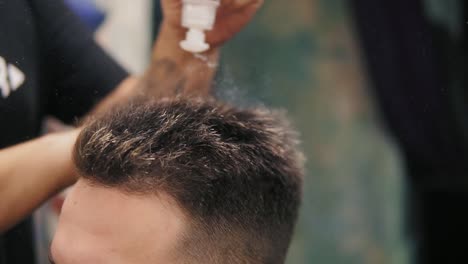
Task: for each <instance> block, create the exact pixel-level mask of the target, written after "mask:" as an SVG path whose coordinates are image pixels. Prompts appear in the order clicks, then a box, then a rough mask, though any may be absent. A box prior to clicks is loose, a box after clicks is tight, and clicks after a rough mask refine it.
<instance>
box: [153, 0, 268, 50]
mask: <svg viewBox="0 0 468 264" xmlns="http://www.w3.org/2000/svg"><path fill="white" fill-rule="evenodd" d="M161 4H162V9H163V14H164V21H163V25H164V26H168V27H170V28H172V29H174V30H179V31H184V32H185V31H186V29H184V28H182V26H181V14H182V0H161ZM262 4H263V0H221V5H220V6H219V8H218V12H217V16H216V23H215V25H214V28H213V30H212V31H209V32H207V42H208V43H209V44H210V45H211V46H212V47H218V46H220V45H222V44H223V43H224V42H226V41H228V40H229V39H231V38H232V37H233V36H234V35H235V34H236V33H238V32H239V31H241V30H242V28H243V27H244V26H245V25H246V24H247V23H248V22H249V21H250V20H251V19H252V17H253V16H254V15H255V13H256V12H257V10H258V9H259V8H260V7H261V6H262Z"/></svg>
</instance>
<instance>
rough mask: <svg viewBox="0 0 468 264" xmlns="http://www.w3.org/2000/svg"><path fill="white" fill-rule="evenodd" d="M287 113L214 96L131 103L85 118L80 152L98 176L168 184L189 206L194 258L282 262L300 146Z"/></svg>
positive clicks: (188, 245)
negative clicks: (238, 105) (230, 102)
mask: <svg viewBox="0 0 468 264" xmlns="http://www.w3.org/2000/svg"><path fill="white" fill-rule="evenodd" d="M297 145H298V141H297V140H296V134H295V132H294V131H293V130H292V129H291V128H290V126H289V124H288V122H286V121H285V118H284V117H283V115H282V114H281V113H278V112H274V111H270V110H267V109H263V108H255V109H238V108H235V107H232V106H230V105H227V104H224V103H220V102H216V101H213V100H202V99H193V98H192V99H183V98H177V99H171V100H162V101H151V102H145V103H140V104H137V103H133V104H131V105H128V106H126V107H124V108H121V109H118V110H115V111H112V112H110V113H107V114H105V115H104V116H101V117H99V118H97V119H95V120H93V121H90V122H88V124H87V125H86V126H85V127H84V129H83V131H82V132H81V134H80V136H79V138H78V140H77V143H76V146H75V149H74V161H75V164H76V167H77V169H78V171H79V173H80V175H81V176H82V177H84V178H85V179H87V180H90V181H91V182H92V183H94V184H98V185H103V186H107V187H113V188H119V189H120V190H122V191H125V192H129V193H137V194H150V193H158V192H164V193H166V194H168V195H170V196H171V197H173V198H174V200H175V201H176V202H177V204H178V205H179V206H180V207H181V208H182V210H183V211H184V212H185V213H186V214H187V215H188V216H189V217H188V218H189V219H190V221H189V222H190V223H189V225H190V228H189V231H188V232H187V234H185V235H184V236H183V238H182V239H181V242H180V252H182V253H181V254H184V255H186V257H187V258H184V259H188V260H190V261H189V262H188V263H223V264H225V263H267V264H270V263H271V264H273V263H282V262H284V259H285V256H286V252H287V249H288V246H289V243H290V240H291V235H292V233H293V229H294V225H295V222H296V218H297V214H298V207H299V204H300V200H301V186H302V166H303V165H302V160H303V157H302V154H301V153H300V152H299V151H298V150H297Z"/></svg>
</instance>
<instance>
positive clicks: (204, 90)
mask: <svg viewBox="0 0 468 264" xmlns="http://www.w3.org/2000/svg"><path fill="white" fill-rule="evenodd" d="M214 72H215V70H214V69H211V68H209V67H208V66H207V65H206V64H205V63H203V62H201V61H198V60H196V59H194V60H193V62H192V63H184V64H181V63H177V62H175V61H174V60H172V59H169V58H161V59H157V60H155V61H153V62H152V64H151V67H149V69H148V71H147V72H146V73H145V75H144V77H143V78H142V80H141V82H140V83H141V86H140V92H141V94H142V95H144V96H150V97H153V98H162V97H173V96H177V95H196V96H206V95H210V91H211V81H212V79H213V75H214Z"/></svg>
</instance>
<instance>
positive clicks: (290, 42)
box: [218, 0, 408, 264]
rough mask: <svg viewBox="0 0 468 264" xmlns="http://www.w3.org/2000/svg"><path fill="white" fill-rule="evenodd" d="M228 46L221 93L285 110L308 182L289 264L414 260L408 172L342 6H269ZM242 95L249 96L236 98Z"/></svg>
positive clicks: (272, 1)
mask: <svg viewBox="0 0 468 264" xmlns="http://www.w3.org/2000/svg"><path fill="white" fill-rule="evenodd" d="M265 2H266V3H265V6H264V8H263V9H262V10H261V11H260V13H259V15H258V16H257V18H256V20H255V22H254V23H252V24H251V25H250V26H249V27H248V29H247V30H245V31H244V32H242V33H241V34H240V35H239V36H238V37H236V39H235V40H234V41H232V42H230V43H229V44H228V46H227V47H226V48H225V49H224V55H223V61H224V62H223V69H222V74H221V76H220V77H219V78H218V85H219V86H220V87H221V88H222V90H223V92H222V93H223V94H224V96H228V97H230V98H231V99H232V100H235V101H239V100H240V101H241V103H242V102H245V98H253V99H249V100H248V102H247V103H252V102H253V103H259V102H262V103H265V104H267V105H269V106H274V107H281V108H286V109H287V110H288V112H289V114H290V116H291V118H292V119H293V120H294V122H295V124H296V126H297V128H298V129H299V130H300V132H301V134H302V139H303V148H304V150H305V152H306V155H307V158H308V162H307V176H306V181H305V182H306V186H305V189H304V190H305V197H304V203H303V206H302V212H301V217H300V221H299V226H298V228H297V231H296V235H295V239H294V242H293V245H292V247H291V250H290V256H289V258H288V259H289V260H288V263H292V264H294V263H327V264H334V263H340V264H341V263H359V264H361V263H369V264H376V263H377V264H378V263H407V262H408V261H407V258H408V257H407V255H408V253H407V252H408V250H407V243H405V237H404V235H403V224H402V222H403V221H402V220H403V219H402V202H403V196H402V195H403V186H404V185H403V180H402V169H401V166H400V161H399V159H398V155H397V150H396V148H395V146H394V145H393V144H392V142H391V141H390V139H389V138H388V137H387V136H386V135H385V134H384V132H383V129H382V128H381V124H380V121H379V116H378V113H376V111H375V109H376V107H375V106H374V105H373V101H372V97H371V96H370V91H371V89H369V87H368V83H367V80H366V77H365V74H364V70H363V68H364V67H363V65H362V62H361V59H360V57H359V49H358V47H357V41H356V39H355V38H354V37H355V36H354V35H353V31H352V20H351V18H350V15H349V11H348V9H347V6H346V5H345V4H346V1H343V0H322V1H320V0H292V1H285V0H266V1H265ZM239 98H244V99H239Z"/></svg>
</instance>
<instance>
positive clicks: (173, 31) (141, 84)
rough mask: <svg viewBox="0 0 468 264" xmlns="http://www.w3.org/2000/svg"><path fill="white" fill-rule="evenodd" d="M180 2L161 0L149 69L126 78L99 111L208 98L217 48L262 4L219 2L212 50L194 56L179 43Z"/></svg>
mask: <svg viewBox="0 0 468 264" xmlns="http://www.w3.org/2000/svg"><path fill="white" fill-rule="evenodd" d="M181 2H182V1H181V0H162V1H161V3H162V8H163V13H164V20H163V22H162V24H161V27H160V31H159V36H158V39H157V40H156V42H155V45H154V48H153V52H152V58H151V63H150V66H149V67H148V69H147V71H146V72H145V74H144V75H143V76H142V77H134V76H133V77H129V78H128V79H127V80H125V81H124V82H122V84H121V85H120V86H119V88H118V89H116V90H115V91H114V92H113V94H111V96H108V97H107V98H106V99H105V100H104V101H103V103H102V104H101V105H100V106H99V107H103V106H105V107H103V108H104V109H105V108H107V106H108V105H112V104H114V103H115V102H119V101H121V100H122V99H126V98H129V97H132V96H134V95H144V96H147V97H154V98H160V97H165V96H173V95H176V94H180V93H182V94H189V95H209V94H210V92H211V91H210V88H211V81H212V79H213V76H214V74H215V71H216V68H217V67H216V65H217V63H218V58H219V53H220V46H221V45H222V44H223V43H225V42H226V41H228V40H229V39H231V38H232V37H233V36H234V35H235V34H236V33H238V32H239V31H240V30H241V29H242V28H243V27H244V26H245V25H246V24H247V23H248V22H249V21H250V20H251V19H252V17H253V16H254V15H255V13H256V11H257V10H258V8H259V7H261V5H262V4H263V0H222V1H221V6H220V7H219V9H218V12H217V14H218V15H217V19H216V23H215V26H214V28H213V30H212V31H209V32H207V36H206V37H207V42H208V43H209V44H210V46H211V49H210V50H209V51H208V52H205V53H202V54H199V55H197V56H194V54H192V53H189V52H186V51H184V50H182V49H181V48H180V46H179V42H180V41H181V40H183V39H184V37H185V32H186V29H184V28H182V27H181V25H180V17H181Z"/></svg>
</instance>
